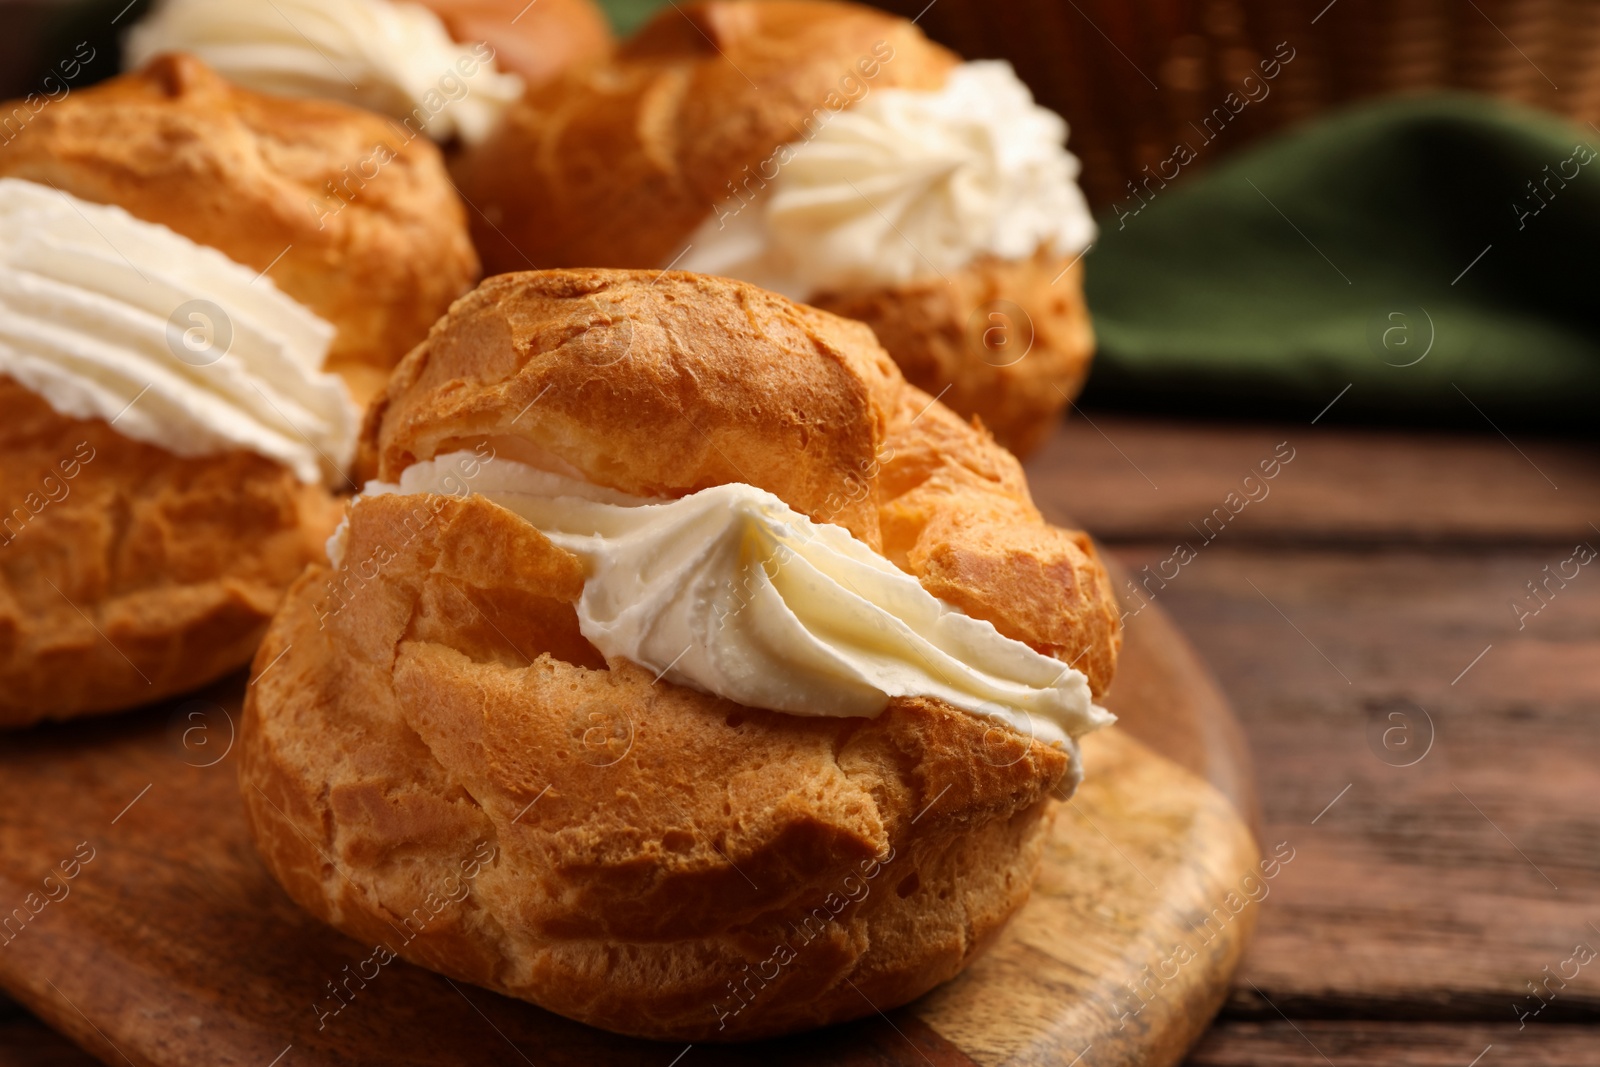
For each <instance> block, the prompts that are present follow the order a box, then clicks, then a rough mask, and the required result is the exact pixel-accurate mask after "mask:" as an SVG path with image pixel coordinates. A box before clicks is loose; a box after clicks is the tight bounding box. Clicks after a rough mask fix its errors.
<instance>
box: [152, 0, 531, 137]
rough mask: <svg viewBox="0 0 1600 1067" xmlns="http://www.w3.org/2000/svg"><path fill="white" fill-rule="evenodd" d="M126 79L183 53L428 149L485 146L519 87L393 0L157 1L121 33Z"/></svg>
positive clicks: (479, 51) (415, 7) (235, 78)
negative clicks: (416, 138)
mask: <svg viewBox="0 0 1600 1067" xmlns="http://www.w3.org/2000/svg"><path fill="white" fill-rule="evenodd" d="M126 52H127V58H128V64H129V67H130V69H131V68H133V67H138V66H142V65H143V64H144V63H145V62H146V61H147V60H149V59H150V58H151V57H153V56H156V55H159V54H161V53H163V52H190V53H193V54H194V55H197V56H199V57H200V58H201V59H203V60H204V61H205V62H206V63H207V64H208V65H210V66H211V67H213V68H215V69H216V70H217V71H218V72H219V73H221V74H222V75H223V76H224V77H226V78H227V79H228V80H229V81H232V82H234V83H236V84H238V85H242V86H245V87H246V88H248V89H256V90H259V91H261V92H265V93H278V94H281V95H284V96H311V97H322V98H326V99H333V100H343V101H345V102H347V103H351V104H355V105H357V106H359V107H364V108H368V109H370V110H372V111H377V112H381V113H382V114H385V115H388V116H390V117H391V118H395V119H400V120H402V121H409V123H410V125H411V126H412V128H413V129H416V130H425V131H426V132H427V134H428V136H430V137H432V138H433V139H434V140H436V141H448V140H450V139H451V138H452V137H456V136H460V137H461V138H462V140H464V141H467V142H475V141H478V140H481V139H482V138H483V137H485V136H486V135H487V134H488V133H489V131H490V129H492V128H493V126H494V124H495V122H496V121H498V120H499V117H500V113H501V112H502V111H503V110H504V109H505V107H506V105H507V104H510V103H511V102H512V101H514V100H516V99H517V98H518V97H519V96H521V95H522V79H521V78H518V77H517V76H516V75H514V74H506V73H502V72H501V71H500V70H498V69H497V68H496V66H495V62H494V51H493V49H491V48H489V46H488V45H484V44H478V45H475V46H474V45H463V44H458V43H456V42H455V41H454V40H452V39H451V37H450V32H449V31H448V30H447V29H446V28H445V25H444V23H443V22H442V21H440V19H439V16H438V15H435V14H434V13H433V12H432V11H430V10H428V9H427V8H426V7H423V6H422V5H421V4H415V3H405V2H403V0H163V2H162V3H159V4H157V6H156V8H155V10H154V11H153V12H152V13H151V14H150V15H149V16H148V17H147V18H145V19H144V20H143V21H141V22H140V23H138V24H137V25H136V26H134V28H133V29H132V30H131V31H130V32H129V34H128V38H127V48H126Z"/></svg>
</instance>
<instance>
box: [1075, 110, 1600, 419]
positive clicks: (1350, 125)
mask: <svg viewBox="0 0 1600 1067" xmlns="http://www.w3.org/2000/svg"><path fill="white" fill-rule="evenodd" d="M1221 136H1223V137H1226V136H1227V133H1226V131H1225V130H1224V132H1223V133H1222V134H1221ZM1190 145H1191V148H1192V150H1193V152H1194V153H1195V155H1196V156H1203V153H1205V152H1206V151H1208V150H1209V149H1208V147H1207V146H1206V145H1205V144H1204V143H1203V141H1202V140H1201V138H1200V137H1199V136H1198V135H1197V136H1196V137H1195V138H1194V140H1193V141H1192V142H1190ZM1594 146H1600V131H1596V130H1591V129H1584V128H1582V127H1576V126H1572V125H1569V124H1568V123H1566V122H1564V121H1562V120H1560V119H1557V118H1555V117H1553V116H1550V115H1546V114H1543V113H1540V112H1534V111H1529V110H1526V109H1523V108H1520V107H1515V106H1512V105H1508V104H1504V103H1501V102H1498V101H1495V100H1491V99H1488V98H1482V97H1475V96H1467V95H1455V94H1452V95H1438V96H1426V97H1407V98H1400V99H1392V100H1387V101H1384V102H1381V103H1376V104H1369V105H1365V106H1360V107H1357V108H1354V109H1352V110H1348V111H1345V112H1342V113H1339V114H1337V115H1334V116H1332V117H1328V118H1325V119H1322V120H1320V121H1317V122H1315V123H1313V124H1311V125H1307V126H1305V127H1302V128H1300V129H1298V130H1297V131H1295V132H1291V133H1288V134H1286V135H1280V136H1279V137H1277V138H1275V139H1273V140H1271V141H1270V142H1264V143H1262V144H1261V145H1260V146H1257V147H1253V148H1251V149H1249V150H1248V151H1245V152H1242V153H1241V154H1240V155H1238V156H1236V157H1234V158H1232V159H1230V160H1229V161H1228V162H1227V163H1225V164H1221V165H1219V166H1217V167H1216V168H1215V169H1212V170H1209V171H1206V172H1203V173H1202V174H1199V175H1196V176H1194V177H1189V178H1187V180H1184V178H1185V177H1186V176H1180V178H1179V180H1178V181H1176V182H1173V183H1170V184H1169V185H1168V186H1167V187H1166V188H1161V187H1160V184H1159V182H1158V181H1151V182H1150V183H1149V190H1150V191H1149V192H1145V191H1144V189H1143V188H1141V190H1140V192H1141V193H1142V194H1143V199H1139V198H1135V197H1133V196H1132V195H1130V196H1129V198H1128V200H1127V201H1125V202H1124V203H1122V204H1118V205H1115V206H1114V207H1113V208H1112V210H1111V211H1109V212H1106V213H1105V214H1104V215H1103V216H1102V217H1101V218H1100V224H1101V235H1100V240H1099V242H1098V243H1097V244H1096V245H1095V246H1094V248H1093V250H1092V251H1091V252H1090V253H1089V255H1088V258H1087V261H1086V262H1087V265H1086V279H1087V289H1088V300H1089V307H1090V310H1091V312H1092V314H1093V316H1094V323H1095V330H1096V333H1097V334H1098V336H1099V341H1100V351H1099V354H1098V356H1097V357H1096V363H1095V368H1094V372H1093V375H1092V377H1091V380H1090V386H1089V390H1088V393H1087V394H1086V399H1087V400H1089V401H1091V402H1097V403H1102V404H1107V403H1109V404H1115V405H1117V406H1124V407H1128V406H1137V407H1144V408H1158V409H1167V410H1172V409H1182V410H1186V411H1190V412H1195V413H1202V412H1215V413H1218V414H1249V415H1257V416H1267V417H1273V418H1286V419H1299V418H1302V417H1303V418H1306V419H1308V420H1309V419H1311V418H1312V417H1313V416H1316V415H1317V414H1318V413H1319V411H1320V410H1321V409H1322V408H1323V407H1324V406H1325V405H1328V404H1329V403H1330V402H1331V401H1333V399H1334V398H1335V396H1336V395H1339V394H1341V392H1342V391H1344V390H1345V388H1346V386H1349V389H1348V391H1347V392H1343V395H1342V396H1341V397H1340V399H1339V401H1338V403H1337V404H1336V405H1334V407H1333V408H1332V409H1331V411H1330V415H1329V419H1330V421H1331V420H1333V419H1335V418H1344V419H1350V418H1366V419H1371V418H1380V419H1401V420H1407V421H1431V422H1437V421H1441V420H1443V421H1451V422H1466V423H1475V424H1476V425H1477V426H1479V427H1483V425H1484V419H1485V418H1486V417H1487V418H1489V419H1490V421H1492V422H1494V423H1496V424H1498V425H1500V426H1502V427H1505V426H1510V425H1515V426H1519V427H1524V428H1526V427H1534V428H1540V429H1549V430H1552V431H1570V430H1573V429H1579V428H1584V429H1592V428H1593V427H1595V426H1596V425H1600V420H1596V419H1595V415H1594V413H1595V411H1596V407H1597V402H1600V300H1597V294H1596V289H1597V286H1596V277H1597V275H1596V270H1595V266H1594V262H1595V256H1596V254H1597V252H1600V155H1597V151H1596V147H1594ZM1172 171H1173V167H1172V165H1168V166H1167V167H1166V173H1167V174H1171V173H1172ZM1158 177H1159V175H1158ZM1474 405H1475V406H1476V407H1477V408H1478V409H1479V410H1478V411H1474Z"/></svg>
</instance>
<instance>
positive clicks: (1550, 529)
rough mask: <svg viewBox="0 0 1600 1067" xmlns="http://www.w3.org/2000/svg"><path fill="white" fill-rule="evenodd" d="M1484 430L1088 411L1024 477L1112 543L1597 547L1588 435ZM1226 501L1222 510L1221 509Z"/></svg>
mask: <svg viewBox="0 0 1600 1067" xmlns="http://www.w3.org/2000/svg"><path fill="white" fill-rule="evenodd" d="M1315 414H1316V413H1315V412H1308V413H1307V415H1306V419H1307V422H1309V420H1310V418H1311V416H1312V415H1315ZM1485 431H1486V432H1485V434H1484V435H1482V436H1471V435H1450V434H1417V433H1403V432H1396V431H1376V430H1362V429H1352V428H1348V427H1330V426H1327V425H1319V426H1311V425H1308V424H1307V423H1300V424H1286V425H1281V426H1254V425H1245V426H1238V425H1225V424H1208V423H1176V422H1172V421H1166V420H1155V419H1143V418H1133V417H1129V416H1113V415H1108V414H1096V413H1094V412H1089V413H1088V414H1087V415H1086V416H1079V415H1073V416H1072V417H1070V418H1069V419H1068V420H1067V421H1066V423H1065V425H1064V426H1063V428H1062V430H1061V431H1060V432H1059V433H1057V434H1056V436H1055V437H1053V438H1052V439H1051V440H1050V442H1049V444H1048V445H1047V446H1046V447H1045V448H1044V449H1043V451H1042V452H1041V453H1040V454H1039V455H1038V456H1036V457H1035V458H1034V459H1033V460H1032V462H1030V463H1029V464H1028V473H1029V479H1030V482H1031V484H1032V486H1033V491H1034V495H1035V496H1036V497H1037V498H1039V499H1040V500H1041V502H1042V504H1041V507H1042V508H1043V509H1044V510H1045V512H1046V514H1048V515H1050V516H1051V517H1052V519H1054V520H1056V521H1063V520H1065V519H1067V518H1069V517H1070V518H1073V519H1076V520H1078V521H1080V522H1081V523H1083V524H1084V526H1085V527H1086V528H1087V529H1088V530H1089V531H1090V532H1091V533H1093V534H1095V536H1097V537H1100V538H1102V539H1104V540H1107V541H1154V542H1158V543H1163V544H1169V545H1170V544H1174V543H1176V542H1177V541H1180V540H1182V541H1187V542H1189V543H1191V544H1192V545H1194V546H1195V547H1196V548H1197V549H1202V550H1203V546H1204V544H1205V540H1206V536H1207V535H1208V534H1210V535H1211V536H1212V537H1213V544H1214V545H1221V544H1248V543H1255V542H1262V541H1284V540H1291V541H1296V542H1301V543H1304V542H1315V543H1322V544H1330V545H1333V544H1340V545H1356V544H1395V543H1416V542H1440V541H1454V542H1461V543H1477V544H1484V545H1493V544H1517V543H1528V542H1572V541H1575V540H1577V539H1580V538H1583V539H1594V540H1595V541H1596V543H1597V544H1600V531H1596V530H1595V529H1594V528H1593V527H1591V526H1590V525H1589V524H1590V523H1595V524H1597V525H1600V506H1597V504H1596V502H1597V501H1600V463H1596V462H1595V458H1594V456H1595V449H1594V446H1593V445H1592V444H1589V443H1576V442H1559V441H1538V440H1531V439H1530V440H1523V439H1521V437H1520V435H1519V436H1518V439H1517V441H1516V445H1515V446H1513V445H1512V444H1509V443H1508V442H1506V441H1505V440H1504V439H1502V438H1501V437H1499V436H1498V435H1496V434H1494V433H1493V432H1492V431H1489V428H1488V427H1487V426H1486V427H1485ZM1279 445H1285V446H1286V447H1285V452H1284V454H1286V455H1287V454H1290V452H1289V450H1292V455H1293V457H1294V458H1293V459H1292V460H1291V461H1290V462H1289V463H1288V464H1286V465H1282V464H1280V467H1279V469H1278V473H1277V476H1276V477H1275V478H1272V479H1271V480H1268V481H1265V482H1259V481H1258V482H1254V483H1251V485H1250V486H1246V485H1245V484H1244V478H1245V477H1246V476H1247V475H1250V474H1251V473H1252V472H1255V474H1256V475H1257V477H1258V479H1259V476H1260V470H1259V466H1260V464H1261V463H1262V462H1263V461H1272V460H1273V459H1274V458H1275V452H1276V450H1277V449H1278V446H1279ZM1518 448H1520V449H1521V452H1519V451H1518ZM1547 478H1548V480H1547ZM1552 486H1559V489H1557V488H1553V487H1552ZM1247 492H1248V493H1249V494H1253V495H1254V496H1255V497H1257V498H1259V499H1257V500H1255V501H1253V502H1249V503H1246V504H1245V505H1244V506H1243V507H1242V509H1240V508H1239V507H1238V505H1237V504H1235V505H1234V508H1235V509H1236V510H1238V514H1237V515H1232V514H1230V513H1229V512H1228V511H1227V505H1226V500H1227V497H1228V494H1229V493H1238V494H1240V495H1239V498H1238V499H1246V494H1247ZM1217 508H1224V512H1223V516H1222V517H1220V518H1219V517H1216V516H1214V511H1215V509H1217ZM1208 516H1212V519H1211V523H1210V526H1209V527H1208V526H1207V525H1206V519H1207V517H1208ZM1221 518H1226V519H1227V520H1228V521H1226V522H1225V523H1224V522H1222V521H1221ZM1191 523H1192V524H1193V526H1191ZM1197 528H1198V529H1197Z"/></svg>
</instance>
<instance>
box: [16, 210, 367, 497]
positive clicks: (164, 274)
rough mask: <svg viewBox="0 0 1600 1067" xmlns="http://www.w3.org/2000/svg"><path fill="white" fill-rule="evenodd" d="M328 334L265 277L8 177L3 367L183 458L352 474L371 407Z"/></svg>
mask: <svg viewBox="0 0 1600 1067" xmlns="http://www.w3.org/2000/svg"><path fill="white" fill-rule="evenodd" d="M333 334H334V330H333V327H332V326H330V325H329V324H328V323H326V322H324V321H323V320H322V319H320V318H318V317H317V316H316V315H314V314H313V313H312V312H311V311H310V310H309V309H308V308H306V307H304V306H302V305H300V304H298V303H296V302H295V301H294V300H292V299H290V298H289V297H288V296H286V295H284V294H283V293H282V292H281V291H279V290H278V288H277V287H276V286H274V285H273V284H272V280H271V279H270V278H266V277H264V276H261V275H259V274H258V273H257V272H256V271H254V270H251V269H250V268H249V267H246V266H243V265H242V264H239V263H235V262H234V261H233V260H231V259H229V258H228V257H227V256H225V255H223V254H222V253H221V252H219V251H217V250H216V249H214V248H208V247H206V246H205V245H200V244H196V243H195V242H193V241H191V240H189V239H188V238H187V237H184V236H182V235H180V234H178V233H175V232H173V231H172V230H170V229H168V228H167V227H165V226H160V225H157V224H155V223H150V222H144V221H142V220H140V219H136V218H134V217H133V216H132V215H130V214H128V213H127V212H126V211H124V210H123V209H122V208H120V207H114V206H111V205H107V204H95V203H90V202H89V201H87V200H79V199H77V198H76V197H73V196H69V195H68V194H66V193H64V192H61V191H59V190H56V189H52V188H50V187H49V186H47V185H39V184H36V183H34V182H27V181H20V180H18V179H15V178H0V375H5V376H7V377H10V378H13V379H15V380H16V381H17V382H19V383H20V384H22V385H23V386H25V387H27V388H28V389H30V390H32V391H33V392H35V393H38V394H39V395H40V396H42V397H43V398H44V399H45V400H46V401H47V402H48V403H49V404H50V406H51V407H53V408H54V409H55V410H56V411H58V412H60V413H61V414H63V415H66V416H68V417H70V418H76V419H104V420H105V421H107V422H108V423H110V424H111V426H112V427H113V428H114V429H116V430H117V431H118V432H119V433H121V434H122V435H123V436H125V437H130V438H132V439H134V440H136V441H143V442H145V443H146V444H151V445H156V446H158V447H160V448H164V449H166V450H167V451H169V452H173V453H176V454H177V455H180V456H202V455H212V454H215V453H219V452H226V451H231V450H234V449H244V450H248V451H251V452H256V453H259V454H261V455H263V456H266V457H268V458H269V459H273V460H276V461H278V462H279V463H282V464H283V465H284V466H286V467H288V468H289V469H290V470H292V471H293V472H294V473H295V475H296V476H297V477H298V478H300V480H301V481H304V482H312V483H314V482H322V481H329V482H331V481H332V480H334V479H336V478H337V479H342V477H343V476H342V474H340V469H341V468H342V467H343V466H344V465H345V464H347V463H348V462H349V461H350V457H351V456H352V455H353V454H354V452H355V440H356V432H357V430H358V429H359V425H360V418H361V413H360V411H359V410H358V409H357V408H356V405H355V403H354V402H353V401H352V400H351V399H350V394H349V391H348V390H347V389H346V388H345V385H344V383H343V382H342V381H341V380H340V379H339V378H338V376H337V375H333V374H326V373H323V372H322V364H323V360H324V359H325V358H326V356H327V352H328V345H329V343H330V342H331V341H332V340H333Z"/></svg>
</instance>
